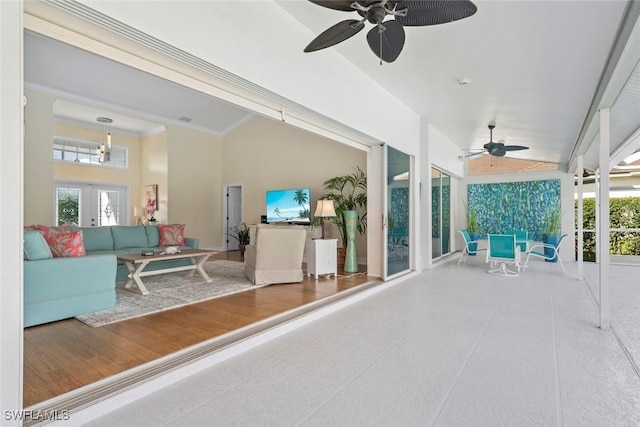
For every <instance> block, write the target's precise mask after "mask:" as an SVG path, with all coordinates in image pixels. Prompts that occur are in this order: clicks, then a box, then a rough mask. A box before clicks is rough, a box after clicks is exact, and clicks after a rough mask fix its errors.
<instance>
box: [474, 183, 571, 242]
mask: <svg viewBox="0 0 640 427" xmlns="http://www.w3.org/2000/svg"><path fill="white" fill-rule="evenodd" d="M467 203H468V209H475V210H476V212H477V213H478V225H479V226H480V230H481V231H482V232H483V233H505V232H508V231H511V230H524V231H528V232H529V239H532V240H542V232H543V230H544V221H545V215H546V213H547V212H548V211H549V209H552V208H554V207H557V208H558V209H559V207H560V180H558V179H550V180H544V181H524V182H503V183H496V184H470V185H469V186H468V187H467Z"/></svg>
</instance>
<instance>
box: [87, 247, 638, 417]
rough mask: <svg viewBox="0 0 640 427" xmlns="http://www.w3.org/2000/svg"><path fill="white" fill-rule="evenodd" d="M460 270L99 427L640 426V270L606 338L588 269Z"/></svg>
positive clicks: (434, 275)
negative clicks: (580, 272)
mask: <svg viewBox="0 0 640 427" xmlns="http://www.w3.org/2000/svg"><path fill="white" fill-rule="evenodd" d="M456 262H457V256H455V257H453V258H451V259H450V260H448V261H446V262H444V263H442V264H441V265H440V266H437V267H436V268H433V269H431V270H427V271H425V272H423V273H422V274H420V275H418V276H416V277H414V278H411V279H409V280H407V281H404V282H403V283H401V284H398V285H395V286H392V287H390V288H389V289H386V290H384V291H381V292H378V293H376V294H374V295H372V296H370V297H368V298H366V299H363V300H361V301H358V302H355V303H353V304H351V305H349V306H347V307H345V308H342V309H341V310H339V311H337V312H335V313H332V314H329V315H327V316H325V317H323V318H321V319H319V320H316V321H314V322H312V323H309V324H307V325H305V326H303V327H301V328H298V329H296V330H294V331H292V332H290V333H288V334H286V335H283V336H281V337H279V338H277V339H274V340H271V341H269V342H267V343H265V344H262V345H260V346H258V347H256V348H254V349H252V350H250V351H247V352H245V353H243V354H241V355H239V356H236V357H234V358H233V359H230V360H228V361H225V362H222V363H219V364H217V365H215V366H212V367H210V368H208V369H206V370H205V371H202V372H200V373H198V374H196V375H193V376H191V377H188V378H186V379H184V380H182V381H181V382H179V383H176V384H174V385H172V386H169V387H166V388H163V389H161V390H159V391H157V392H156V393H154V394H152V395H150V396H147V397H145V398H142V399H140V400H137V401H134V402H132V403H131V404H129V405H128V406H125V407H122V408H120V409H118V410H116V411H114V412H111V413H109V414H107V415H105V416H103V417H101V418H100V419H98V420H95V421H93V422H91V423H89V425H90V426H93V427H98V426H113V425H118V426H155V427H159V426H186V425H188V426H213V425H215V426H528V425H536V426H547V425H548V426H551V425H556V426H560V425H562V426H637V425H640V376H639V373H638V371H637V369H636V368H635V367H634V366H633V364H632V363H631V362H630V358H634V357H637V355H638V353H637V351H636V348H638V349H640V314H639V311H640V280H639V279H638V278H639V277H640V274H639V273H640V269H638V268H637V267H635V268H634V267H619V266H612V278H613V279H614V282H615V283H618V284H617V285H616V286H615V292H614V295H613V297H612V302H613V306H614V310H617V311H618V312H617V313H616V317H615V319H614V321H613V328H612V330H609V331H604V330H601V329H600V328H599V327H598V319H599V316H598V310H597V305H596V302H595V301H594V297H593V295H597V292H595V291H594V290H590V288H589V286H592V287H593V286H595V284H594V283H589V284H586V283H585V282H582V281H577V280H576V279H575V275H576V266H575V264H570V263H566V264H567V265H566V267H567V270H568V271H569V274H570V276H573V278H572V277H564V276H563V275H562V274H561V270H560V267H559V266H558V265H555V264H550V263H544V262H542V261H538V260H535V261H531V266H530V268H528V269H527V271H526V272H524V273H523V274H521V275H520V277H516V278H506V277H496V276H493V275H490V274H488V273H487V272H486V270H487V266H486V264H484V262H483V259H482V258H478V259H469V260H468V261H467V263H466V264H463V265H460V266H458V265H456ZM585 275H586V276H587V277H589V278H590V279H588V282H589V281H591V282H594V279H593V278H597V266H596V265H595V264H587V265H585ZM620 337H622V338H620ZM621 343H622V344H624V345H625V346H628V347H630V348H627V349H626V350H623V347H622V345H621ZM636 360H640V359H636Z"/></svg>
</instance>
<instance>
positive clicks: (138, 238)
mask: <svg viewBox="0 0 640 427" xmlns="http://www.w3.org/2000/svg"><path fill="white" fill-rule="evenodd" d="M110 228H111V235H112V236H113V249H127V248H146V247H147V233H145V231H144V225H112V226H111V227H110Z"/></svg>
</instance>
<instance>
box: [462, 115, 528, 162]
mask: <svg viewBox="0 0 640 427" xmlns="http://www.w3.org/2000/svg"><path fill="white" fill-rule="evenodd" d="M495 127H496V125H495V124H493V123H492V124H490V125H489V142H487V143H486V144H484V145H483V149H482V150H479V151H480V152H482V151H485V150H486V151H487V153H488V154H490V155H491V156H495V157H504V156H505V154H507V151H519V150H528V149H529V147H525V146H524V145H505V143H504V141H503V140H500V141H498V142H493V129H495ZM477 154H479V153H473V154H470V156H473V155H477Z"/></svg>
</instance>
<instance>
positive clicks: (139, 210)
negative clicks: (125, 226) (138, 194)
mask: <svg viewBox="0 0 640 427" xmlns="http://www.w3.org/2000/svg"><path fill="white" fill-rule="evenodd" d="M142 215H144V213H143V212H142V207H140V206H135V207H134V208H133V216H134V217H136V218H139V217H141V216H142Z"/></svg>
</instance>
